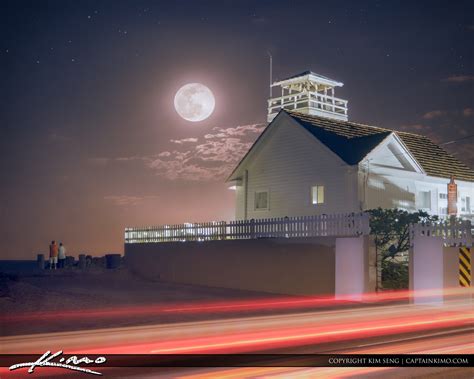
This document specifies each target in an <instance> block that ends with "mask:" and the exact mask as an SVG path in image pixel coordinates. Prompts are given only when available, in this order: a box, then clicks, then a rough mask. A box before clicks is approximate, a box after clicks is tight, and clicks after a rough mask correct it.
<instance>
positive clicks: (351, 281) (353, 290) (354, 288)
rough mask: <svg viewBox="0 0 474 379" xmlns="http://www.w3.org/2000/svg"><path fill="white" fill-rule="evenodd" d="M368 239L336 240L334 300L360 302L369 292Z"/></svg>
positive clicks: (363, 237) (347, 238)
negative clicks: (349, 299) (348, 299)
mask: <svg viewBox="0 0 474 379" xmlns="http://www.w3.org/2000/svg"><path fill="white" fill-rule="evenodd" d="M368 250H369V237H368V236H360V237H346V238H336V248H335V258H336V259H335V296H336V299H338V298H339V299H347V298H351V299H353V300H361V299H362V296H363V294H364V293H365V292H367V291H369V269H368V257H369V251H368Z"/></svg>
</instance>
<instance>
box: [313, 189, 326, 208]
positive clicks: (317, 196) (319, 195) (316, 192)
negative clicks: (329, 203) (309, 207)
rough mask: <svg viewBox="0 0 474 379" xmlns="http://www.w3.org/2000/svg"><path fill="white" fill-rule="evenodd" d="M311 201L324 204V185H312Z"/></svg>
mask: <svg viewBox="0 0 474 379" xmlns="http://www.w3.org/2000/svg"><path fill="white" fill-rule="evenodd" d="M311 203H312V204H324V186H313V187H311Z"/></svg>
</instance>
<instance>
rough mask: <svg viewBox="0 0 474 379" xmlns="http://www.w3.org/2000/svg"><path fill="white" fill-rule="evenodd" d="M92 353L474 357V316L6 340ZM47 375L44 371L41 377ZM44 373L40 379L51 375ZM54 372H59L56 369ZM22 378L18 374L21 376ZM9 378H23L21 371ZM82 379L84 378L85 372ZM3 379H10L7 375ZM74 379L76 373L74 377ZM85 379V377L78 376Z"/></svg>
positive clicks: (277, 321) (255, 372) (461, 305)
mask: <svg viewBox="0 0 474 379" xmlns="http://www.w3.org/2000/svg"><path fill="white" fill-rule="evenodd" d="M60 349H62V350H64V351H65V352H66V353H81V352H83V353H88V354H95V353H97V354H104V355H105V356H107V354H114V353H115V354H131V353H135V354H137V353H140V354H150V353H152V354H155V353H167V354H170V353H171V354H183V353H184V354H188V353H212V354H214V353H255V352H259V353H261V352H265V353H358V354H359V353H360V354H369V353H392V354H400V353H415V352H416V353H426V354H448V353H449V354H462V353H471V354H472V353H473V352H474V311H473V308H472V303H471V302H470V301H453V302H450V303H448V304H446V305H444V306H442V307H437V306H413V305H407V304H402V305H393V304H392V305H386V306H366V307H358V308H354V309H350V308H349V309H348V308H344V309H339V310H329V311H314V312H310V311H307V312H301V313H287V314H278V315H264V316H252V317H236V318H230V319H221V320H210V321H197V322H186V323H176V324H166V325H150V326H140V327H124V328H114V329H106V328H104V329H97V330H89V331H87V330H86V331H78V332H66V333H48V334H34V335H27V336H11V337H4V338H0V352H2V353H36V354H42V353H43V352H44V351H46V350H60ZM40 370H41V371H40ZM48 370H50V369H46V368H40V369H38V370H37V371H36V372H35V374H36V376H43V377H44V376H47V377H51V375H52V372H51V371H48ZM53 371H54V374H56V373H58V371H57V369H54V370H53ZM102 371H103V372H104V373H106V374H107V376H106V377H130V376H132V375H135V376H137V377H156V375H157V374H160V377H176V376H178V375H179V376H181V377H187V378H197V377H200V378H202V377H219V378H241V377H256V376H262V375H265V376H275V377H289V376H291V377H292V378H293V377H351V376H352V377H354V376H356V377H357V376H358V377H380V376H381V375H383V376H384V377H393V378H399V377H428V376H430V377H431V376H432V375H434V377H436V376H437V377H457V378H472V377H474V373H473V371H472V369H458V368H450V369H448V370H447V369H445V368H441V369H440V368H417V369H392V368H376V367H368V368H350V369H348V368H311V369H309V368H301V367H286V368H282V367H260V368H211V369H173V370H171V369H133V370H130V369H125V368H121V369H102ZM16 373H18V374H16ZM6 375H8V376H5V377H22V376H21V375H24V372H23V373H20V371H17V372H9V373H8V374H6ZM78 375H81V377H84V375H83V374H78ZM2 377H3V376H2ZM68 377H70V375H69V376H68ZM78 377H79V376H78Z"/></svg>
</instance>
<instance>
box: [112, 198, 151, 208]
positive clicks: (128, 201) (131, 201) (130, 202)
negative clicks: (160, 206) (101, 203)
mask: <svg viewBox="0 0 474 379" xmlns="http://www.w3.org/2000/svg"><path fill="white" fill-rule="evenodd" d="M157 198H158V196H155V195H151V196H129V195H109V196H104V199H105V200H107V201H111V202H112V203H114V204H115V205H118V206H120V207H124V206H136V205H140V204H143V203H144V202H145V201H147V200H155V199H157Z"/></svg>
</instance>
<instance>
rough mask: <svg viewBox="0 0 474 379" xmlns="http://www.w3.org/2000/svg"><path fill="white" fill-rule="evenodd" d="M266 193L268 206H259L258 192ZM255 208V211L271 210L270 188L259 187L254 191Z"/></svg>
mask: <svg viewBox="0 0 474 379" xmlns="http://www.w3.org/2000/svg"><path fill="white" fill-rule="evenodd" d="M259 193H266V194H267V207H266V208H257V194H259ZM253 210H254V211H269V210H270V190H268V189H258V190H255V192H254V198H253Z"/></svg>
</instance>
